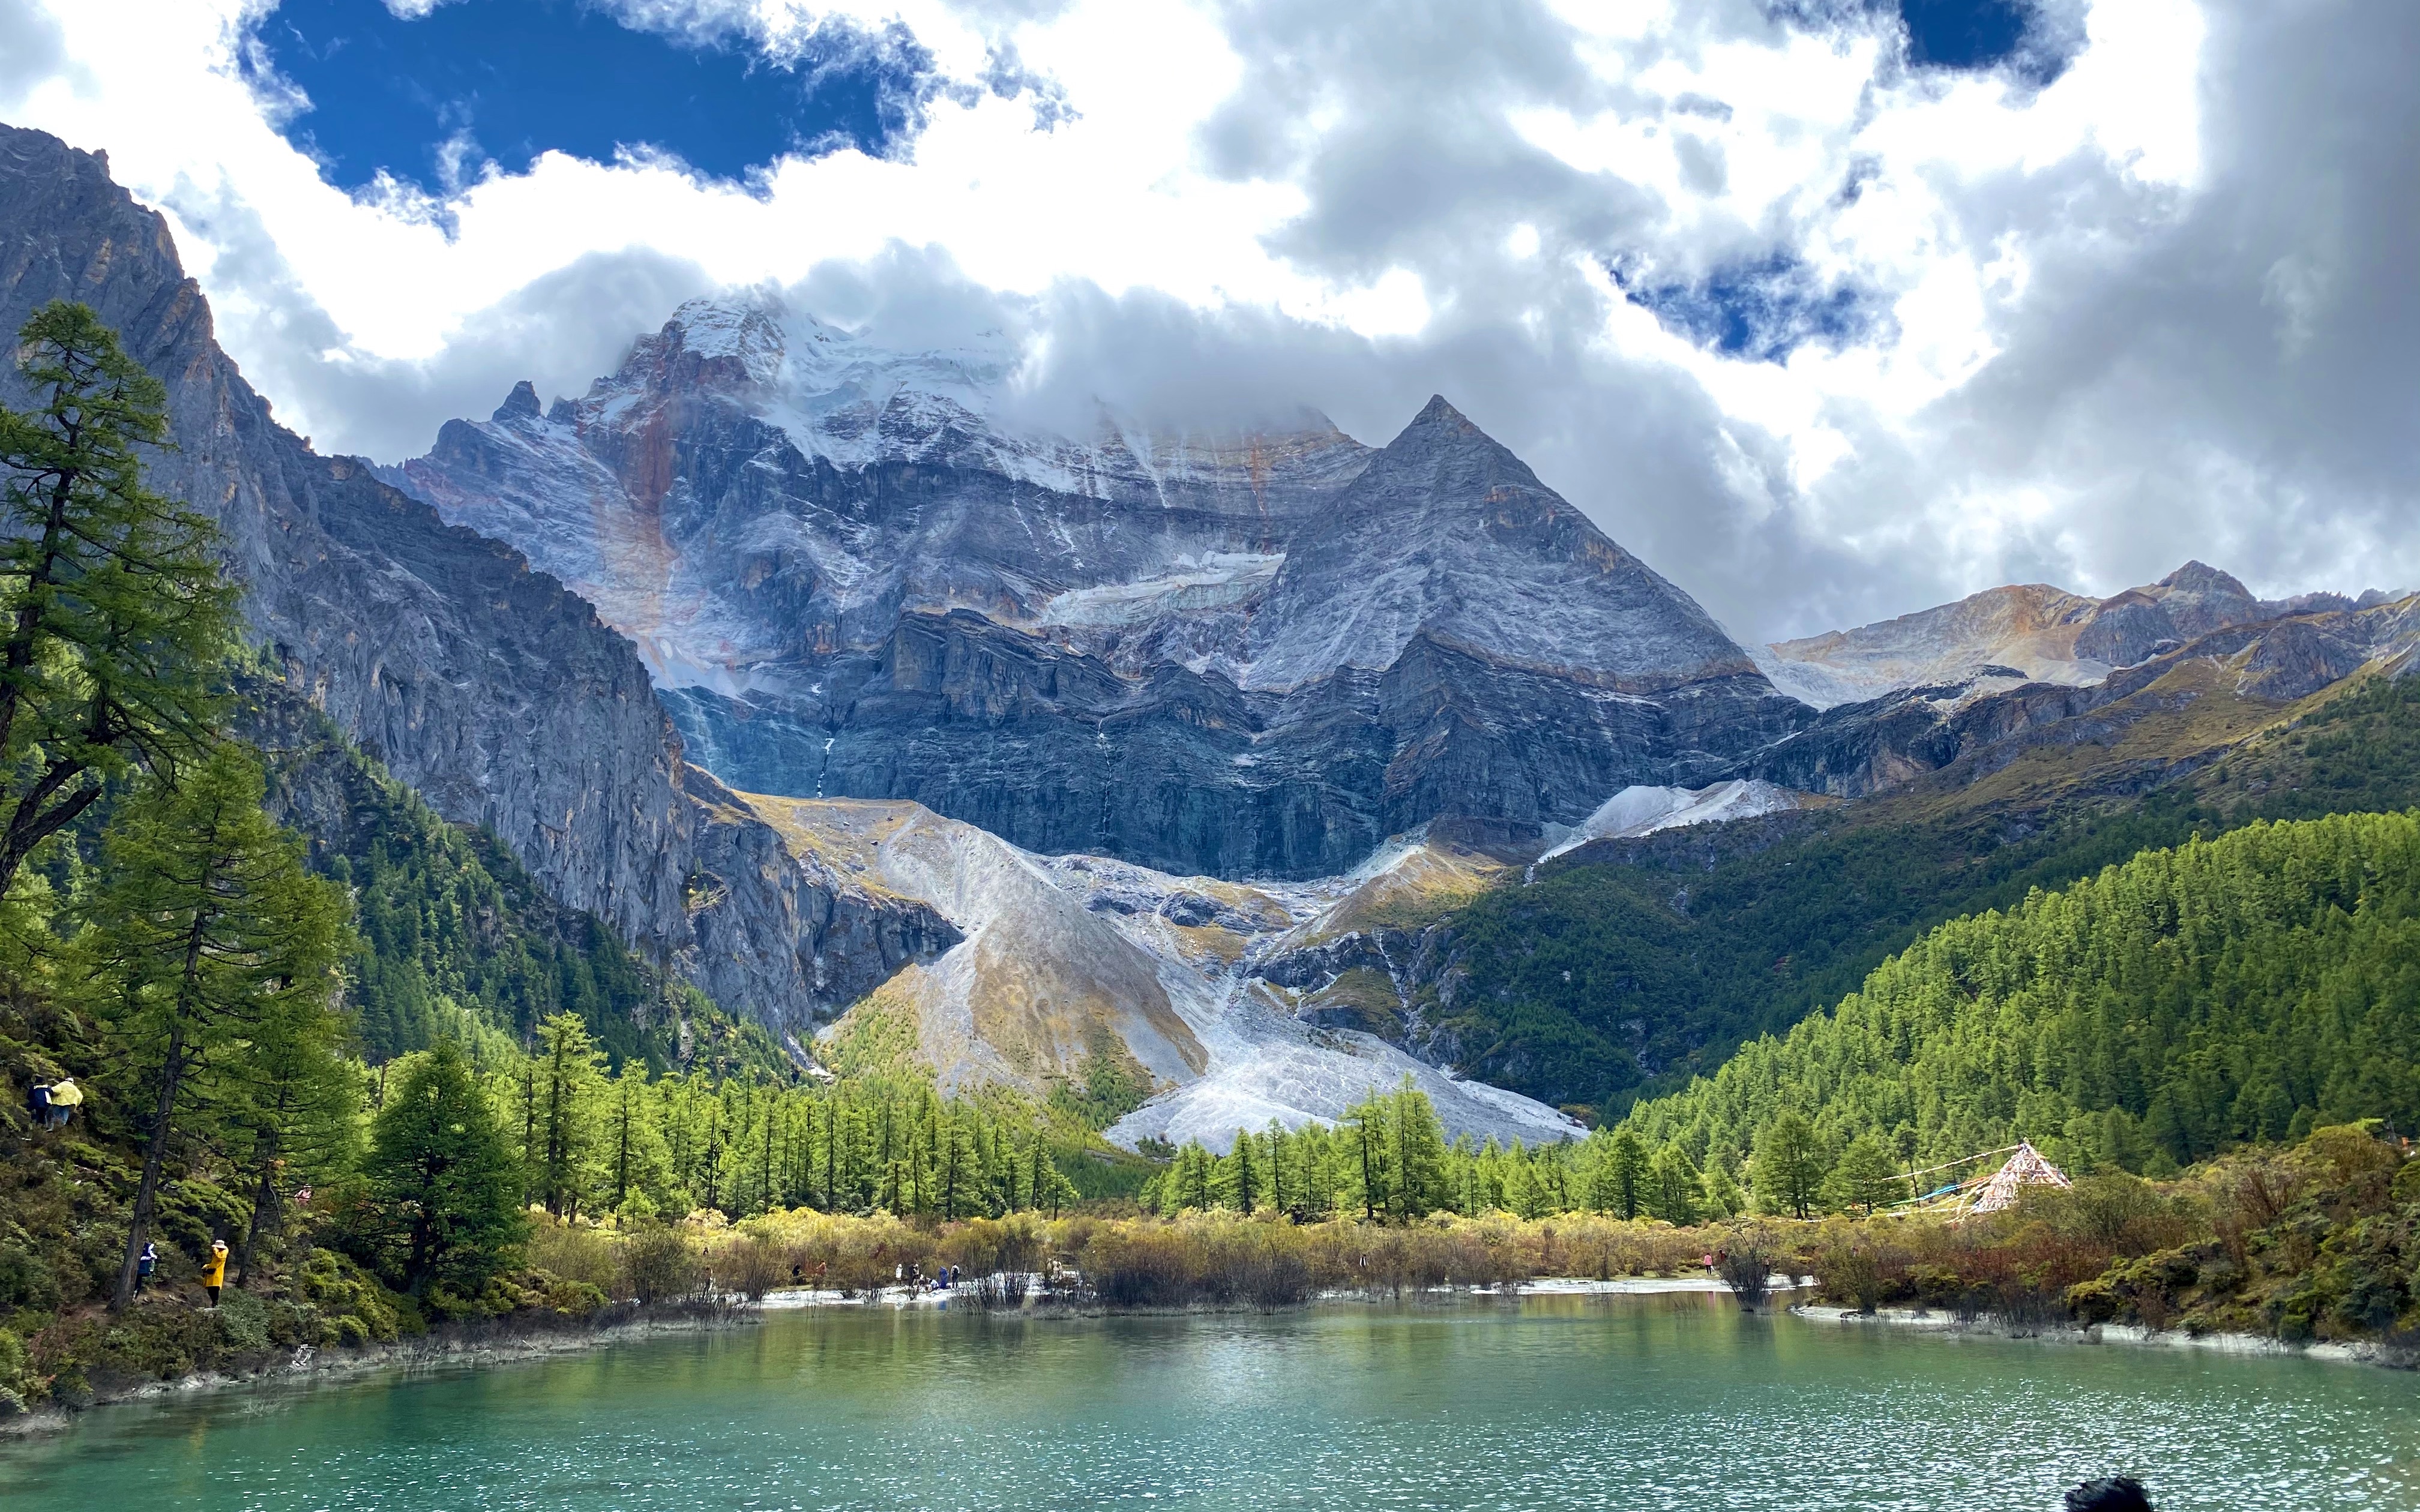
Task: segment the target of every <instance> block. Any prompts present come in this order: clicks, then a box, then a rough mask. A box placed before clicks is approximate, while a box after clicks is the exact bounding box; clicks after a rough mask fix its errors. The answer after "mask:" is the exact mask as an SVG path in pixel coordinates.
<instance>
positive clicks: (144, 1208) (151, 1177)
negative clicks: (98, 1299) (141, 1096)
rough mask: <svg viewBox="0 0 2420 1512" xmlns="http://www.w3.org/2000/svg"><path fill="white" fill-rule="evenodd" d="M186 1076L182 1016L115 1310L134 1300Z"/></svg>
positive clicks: (173, 1035) (163, 1071) (137, 1193)
mask: <svg viewBox="0 0 2420 1512" xmlns="http://www.w3.org/2000/svg"><path fill="white" fill-rule="evenodd" d="M184 1079H185V1024H184V1020H183V1019H182V1018H181V1017H180V1018H178V1021H177V1023H176V1025H175V1026H174V1027H172V1028H171V1029H169V1031H168V1055H167V1058H166V1060H165V1061H164V1062H163V1064H162V1065H161V1067H160V1101H159V1102H158V1103H157V1104H155V1105H154V1106H153V1108H152V1110H151V1142H150V1144H149V1146H148V1147H147V1148H146V1149H144V1151H143V1180H142V1182H141V1184H139V1185H138V1186H136V1187H135V1189H134V1221H133V1223H132V1224H131V1225H130V1226H128V1227H127V1230H126V1258H125V1259H124V1260H123V1261H122V1262H120V1263H119V1265H118V1267H117V1290H116V1292H115V1293H113V1294H112V1295H111V1297H110V1299H109V1310H110V1311H111V1312H123V1311H125V1310H126V1304H128V1303H130V1302H132V1301H133V1300H134V1265H135V1262H136V1261H137V1260H138V1259H140V1258H141V1257H142V1255H143V1242H144V1241H145V1240H147V1239H148V1238H150V1237H151V1219H152V1218H153V1216H154V1215H155V1214H156V1213H157V1212H158V1211H159V1206H160V1167H161V1165H162V1164H163V1162H164V1161H165V1160H166V1159H167V1154H168V1134H169V1131H170V1127H171V1123H172V1121H173V1119H175V1117H176V1112H177V1089H178V1085H179V1084H181V1083H182V1082H183V1081H184Z"/></svg>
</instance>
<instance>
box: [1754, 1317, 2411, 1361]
mask: <svg viewBox="0 0 2420 1512" xmlns="http://www.w3.org/2000/svg"><path fill="white" fill-rule="evenodd" d="M1790 1311H1791V1313H1792V1315H1793V1316H1795V1317H1798V1318H1803V1319H1806V1320H1807V1321H1808V1322H1810V1323H1831V1324H1835V1325H1838V1326H1839V1327H1843V1328H1897V1329H1905V1330H1912V1331H1914V1332H1917V1333H1930V1334H1937V1335H1946V1336H1947V1337H1951V1338H1994V1339H2018V1340H2028V1341H2032V1342H2036V1343H2041V1344H2080V1345H2125V1346H2131V1347H2133V1348H2136V1349H2154V1350H2209V1351H2211V1352H2212V1353H2217V1354H2234V1355H2253V1356H2258V1357H2262V1358H2269V1359H2279V1360H2287V1359H2302V1360H2321V1361H2326V1362H2328V1363H2330V1364H2335V1365H2376V1366H2378V1367H2379V1368H2381V1369H2386V1370H2411V1369H2414V1368H2420V1353H2414V1352H2413V1351H2412V1350H2396V1349H2392V1348H2389V1347H2388V1346H2386V1345H2383V1344H2381V1343H2378V1342H2376V1341H2375V1340H2370V1339H2356V1340H2353V1341H2351V1342H2349V1343H2345V1342H2334V1341H2320V1342H2316V1343H2311V1344H2289V1343H2288V1342H2287V1341H2285V1340H2284V1339H2278V1338H2271V1337H2269V1336H2267V1335H2260V1334H2193V1333H2188V1332H2186V1331H2184V1330H2182V1329H2155V1328H2145V1327H2143V1326H2141V1325H2140V1324H2136V1323H2089V1324H2083V1323H2041V1324H2036V1323H2012V1322H2010V1321H2009V1320H2008V1319H2004V1318H1999V1317H1996V1316H1993V1315H1992V1314H1984V1315H1983V1316H1981V1317H1978V1318H1975V1319H1971V1320H1970V1319H1960V1318H1958V1317H1957V1316H1956V1315H1954V1314H1951V1313H1946V1312H1936V1311H1933V1310H1931V1309H1929V1308H1923V1307H1884V1308H1880V1309H1878V1310H1877V1311H1875V1312H1872V1313H1860V1312H1858V1311H1857V1310H1856V1309H1855V1308H1853V1307H1824V1306H1818V1305H1815V1304H1798V1305H1796V1306H1793V1307H1792V1308H1791V1309H1790Z"/></svg>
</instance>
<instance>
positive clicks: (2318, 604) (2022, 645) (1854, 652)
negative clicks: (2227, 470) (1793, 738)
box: [1750, 562, 2403, 709]
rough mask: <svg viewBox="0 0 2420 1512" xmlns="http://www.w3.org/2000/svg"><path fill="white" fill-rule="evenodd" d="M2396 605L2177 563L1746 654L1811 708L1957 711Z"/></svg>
mask: <svg viewBox="0 0 2420 1512" xmlns="http://www.w3.org/2000/svg"><path fill="white" fill-rule="evenodd" d="M2401 596H2403V595H2402V594H2391V593H2384V592H2381V591H2380V590H2377V589H2372V590H2370V591H2369V592H2367V593H2366V594H2362V595H2361V597H2359V598H2358V599H2352V598H2347V597H2345V596H2343V595H2342V594H2302V595H2300V596H2298V597H2295V598H2288V599H2259V598H2255V597H2253V596H2252V594H2251V592H2250V590H2248V589H2246V588H2245V587H2244V586H2243V584H2242V583H2241V582H2239V581H2237V580H2236V579H2234V578H2232V577H2229V576H2228V575H2227V574H2226V573H2223V572H2220V571H2218V570H2217V569H2215V568H2213V567H2209V566H2206V565H2204V564H2203V563H2198V562H2188V563H2185V564H2184V565H2183V566H2181V567H2180V568H2178V569H2177V570H2176V571H2174V572H2172V573H2170V574H2168V575H2167V576H2166V577H2164V578H2163V579H2160V580H2159V581H2158V582H2156V583H2150V584H2148V585H2146V586H2144V587H2141V588H2130V589H2128V590H2126V592H2124V593H2122V594H2117V595H2116V596H2115V597H2111V598H2086V597H2084V596H2082V595H2080V594H2071V593H2069V592H2067V591H2066V590H2065V589H2062V588H2053V587H2051V586H2049V585H2048V584H2045V583H2024V584H2018V585H2015V586H2011V587H2007V588H1993V589H1990V590H1987V591H1986V592H1983V593H1979V594H1973V595H1972V596H1970V597H1966V598H1962V599H1960V600H1959V601H1958V602H1956V603H1954V604H1944V605H1941V606H1939V607H1938V608H1935V609H1920V610H1918V611H1917V612H1916V613H1914V614H1902V615H1900V617H1899V618H1898V619H1895V620H1884V621H1882V622H1880V623H1879V624H1875V625H1861V626H1859V627H1858V628H1856V629H1854V630H1834V631H1831V632H1828V633H1826V634H1823V635H1818V636H1808V637H1807V638H1806V639H1805V640H1782V641H1776V642H1775V643H1773V644H1771V645H1768V646H1763V647H1760V648H1755V649H1754V650H1752V651H1751V652H1750V655H1751V656H1754V658H1755V660H1756V664H1757V667H1758V669H1759V670H1760V671H1762V672H1763V673H1764V675H1765V676H1766V677H1767V678H1768V679H1770V680H1771V681H1772V683H1773V686H1774V687H1776V688H1778V689H1779V690H1781V691H1782V692H1784V693H1787V694H1789V695H1791V696H1792V697H1793V698H1796V699H1798V700H1800V701H1801V702H1806V703H1810V704H1812V705H1814V706H1815V707H1816V708H1819V709H1828V708H1831V707H1833V706H1835V705H1837V704H1841V703H1861V702H1866V701H1867V700H1869V699H1876V698H1881V697H1883V696H1884V695H1885V694H1887V693H1894V692H1898V691H1900V690H1902V689H1907V688H1917V687H1955V688H1958V689H1959V690H1960V691H1959V693H1958V694H1957V697H1958V698H1959V699H1960V700H1962V701H1969V700H1972V699H1974V698H1978V697H1981V696H1984V695H1987V694H1990V693H1996V692H2002V691H2005V690H2007V689H2009V688H2011V687H2017V686H2019V685H2021V684H2024V683H2056V684H2063V685H2066V686H2069V687H2088V686H2090V685H2093V684H2097V683H2100V682H2102V681H2103V680H2104V679H2106V678H2107V677H2108V675H2109V673H2110V672H2111V671H2114V670H2115V669H2117V668H2118V667H2131V666H2133V665H2134V664H2135V663H2137V662H2141V661H2144V660H2147V659H2149V657H2151V656H2158V655H2159V654H2161V653H2162V652H2164V651H2167V650H2172V649H2174V648H2176V647H2177V646H2180V645H2181V644H2183V643H2184V642H2185V641H2187V640H2193V639H2194V638H2195V637H2197V636H2202V635H2207V634H2209V633H2210V632H2211V631H2212V630H2217V629H2223V628H2225V627H2226V626H2228V625H2246V624H2251V623H2254V622H2256V621H2260V620H2271V619H2277V618H2280V617H2282V616H2286V615H2291V614H2302V613H2313V612H2329V611H2340V610H2345V609H2368V608H2371V607H2373V606H2374V605H2378V604H2382V603H2388V602H2391V601H2393V600H2395V599H2397V598H2399V597H2401Z"/></svg>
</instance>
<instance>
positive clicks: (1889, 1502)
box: [0, 1296, 2420, 1512]
mask: <svg viewBox="0 0 2420 1512" xmlns="http://www.w3.org/2000/svg"><path fill="white" fill-rule="evenodd" d="M2415 1408H2420V1381H2415V1379H2414V1378H2413V1377H2412V1376H2410V1375H2406V1374H2400V1373H2396V1372H2390V1371H2385V1370H2380V1369H2375V1368H2369V1367H2363V1366H2353V1365H2330V1364H2320V1363H2315V1362H2306V1361H2299V1360H2278V1359H2242V1358H2234V1357H2228V1356H2224V1355H2217V1354H2211V1353H2206V1352H2200V1351H2170V1350H2146V1349H2140V1348H2128V1347H2123V1346H2108V1347H2091V1346H2077V1345H2057V1344H2042V1343H2027V1342H2023V1341H2014V1342H2011V1341H2004V1340H1984V1339H1945V1338H1939V1337H1927V1336H1921V1335H1910V1334H1907V1333H1903V1332H1899V1331H1894V1330H1889V1329H1882V1328H1864V1329H1859V1328H1846V1329H1844V1328H1842V1327H1840V1326H1838V1325H1837V1324H1824V1323H1815V1322H1808V1321H1805V1320H1801V1319H1794V1318H1791V1317H1788V1316H1781V1317H1761V1318H1744V1317H1742V1316H1741V1315H1740V1314H1739V1313H1738V1311H1737V1309H1735V1308H1734V1307H1732V1306H1731V1305H1730V1304H1729V1303H1728V1302H1726V1301H1722V1300H1719V1299H1715V1298H1709V1297H1699V1296H1665V1297H1615V1298H1568V1297H1566V1298H1532V1299H1529V1300H1527V1301H1525V1302H1522V1303H1520V1304H1494V1303H1477V1304H1461V1305H1452V1306H1442V1307H1415V1306H1408V1305H1407V1306H1387V1305H1357V1304H1330V1305H1325V1306H1321V1307H1318V1308H1314V1309H1311V1310H1309V1311H1304V1312H1295V1313H1288V1314H1280V1315H1278V1316H1275V1317H1261V1316H1258V1315H1240V1316H1231V1315H1219V1316H1189V1317H1172V1318H1123V1319H1097V1318H1095V1319H1064V1318H1060V1319H998V1318H987V1317H984V1316H982V1315H979V1314H970V1313H966V1312H958V1311H932V1310H912V1311H892V1310H890V1309H873V1310H865V1309H832V1310H824V1311H814V1312H794V1313H783V1314H775V1315H772V1316H771V1317H770V1318H769V1319H768V1320H767V1321H766V1322H765V1323H764V1324H763V1325H762V1326H761V1327H750V1328H742V1329H734V1330H726V1331H721V1332H717V1333H710V1334H701V1335H675V1336H667V1337H661V1338H657V1339H653V1340H646V1341H635V1342H631V1343H628V1344H622V1345H617V1346H614V1347H613V1348H611V1349H607V1350H598V1351H595V1352H591V1353H586V1354H581V1355H574V1356H566V1357H563V1358H558V1359H554V1360H550V1361H543V1362H533V1363H525V1364H517V1365H503V1366H498V1367H494V1368H489V1369H458V1370H445V1371H436V1372H425V1373H420V1374H416V1375H411V1376H389V1377H384V1378H380V1379H375V1380H368V1381H354V1382H349V1383H342V1384H330V1385H322V1386H316V1387H298V1388H282V1389H277V1390H272V1391H269V1392H255V1393H232V1394H226V1395H222V1396H212V1397H209V1398H208V1399H203V1400H196V1401H189V1402H182V1403H178V1404H176V1405H171V1406H148V1407H146V1406H138V1407H123V1408H114V1409H107V1410H103V1411H101V1412H93V1413H90V1414H87V1415H86V1416H85V1417H84V1418H83V1419H81V1420H80V1421H79V1422H78V1423H77V1424H76V1426H75V1427H72V1428H71V1429H70V1430H69V1431H67V1432H65V1433H63V1434H59V1435H56V1436H54V1437H51V1438H47V1439H42V1440H37V1441H31V1442H17V1443H8V1444H6V1445H5V1446H0V1505H5V1506H8V1507H12V1508H13V1507H18V1506H24V1507H34V1506H42V1507H48V1508H54V1509H65V1508H78V1509H92V1508H98V1509H101V1512H217V1509H222V1508H228V1509H232V1508H261V1509H277V1512H284V1509H288V1508H294V1509H304V1508H394V1509H398V1512H400V1509H448V1512H453V1509H471V1508H557V1507H561V1508H581V1509H584V1512H609V1509H623V1508H628V1509H657V1508H665V1509H670V1508H680V1509H684V1512H697V1509H722V1508H751V1509H753V1508H767V1509H773V1508H885V1509H888V1508H925V1509H934V1512H940V1509H959V1508H964V1509H969V1512H975V1509H991V1508H1000V1509H1023V1508H1037V1509H1039V1508H1091V1507H1107V1506H1121V1507H1144V1506H1151V1505H1162V1504H1173V1505H1178V1506H1184V1507H1197V1508H1262V1507H1356V1508H1358V1507H1372V1508H1387V1507H1404V1508H1491V1509H1492V1508H1505V1509H1525V1508H1547V1507H1607V1508H1622V1509H1632V1508H1667V1507H1669V1508H1691V1509H1702V1508H1788V1509H1792V1512H1801V1509H1809V1508H1834V1507H1839V1508H1944V1509H1957V1512H1998V1509H2002V1508H2007V1509H2017V1508H2026V1509H2053V1508H2056V1507H2057V1506H2058V1504H2059V1493H2060V1491H2061V1490H2062V1489H2064V1488H2065V1487H2067V1486H2070V1485H2072V1484H2074V1483H2075V1482H2076V1481H2078V1480H2080V1479H2083V1478H2085V1477H2086V1476H2087V1475H2093V1474H2103V1473H2110V1472H2113V1471H2124V1472H2127V1473H2133V1474H2135V1475H2137V1476H2140V1477H2141V1478H2142V1479H2143V1480H2145V1481H2146V1482H2147V1483H2148V1484H2149V1486H2150V1488H2151V1489H2152V1492H2153V1495H2154V1499H2155V1501H2156V1502H2157V1504H2158V1505H2159V1506H2160V1507H2161V1508H2163V1509H2164V1512H2165V1509H2183V1508H2228V1509H2253V1508H2291V1509H2297V1512H2324V1509H2333V1508H2352V1507H2364V1508H2368V1507H2387V1508H2420V1412H2415V1411H2414V1409H2415Z"/></svg>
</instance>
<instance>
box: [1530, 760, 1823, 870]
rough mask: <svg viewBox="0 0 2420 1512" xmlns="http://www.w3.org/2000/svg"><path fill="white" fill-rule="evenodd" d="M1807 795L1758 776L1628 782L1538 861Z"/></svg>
mask: <svg viewBox="0 0 2420 1512" xmlns="http://www.w3.org/2000/svg"><path fill="white" fill-rule="evenodd" d="M1807 800H1808V795H1807V794H1804V793H1799V792H1796V791H1794V790H1793V789H1791V788H1785V787H1776V786H1775V785H1774V784H1773V783H1771V782H1767V781H1765V780H1763V779H1761V778H1743V779H1735V780H1732V781H1730V782H1717V783H1715V784H1714V785H1713V786H1712V787H1703V788H1694V789H1692V788H1657V787H1628V788H1624V789H1622V790H1621V792H1620V793H1617V794H1615V795H1613V796H1612V797H1610V798H1607V799H1606V800H1605V806H1604V807H1603V808H1601V809H1599V810H1597V811H1596V812H1594V813H1592V814H1590V815H1589V816H1588V818H1587V819H1586V820H1584V821H1582V823H1581V824H1580V826H1579V827H1578V828H1577V829H1575V830H1573V831H1572V832H1571V833H1569V834H1567V835H1565V836H1563V837H1562V838H1561V839H1559V840H1558V841H1555V843H1554V844H1552V845H1551V846H1549V847H1547V849H1546V851H1545V853H1544V855H1542V856H1539V857H1538V860H1539V861H1551V860H1553V859H1554V858H1555V857H1556V856H1560V855H1562V854H1563V853H1564V852H1566V851H1575V850H1577V849H1579V848H1580V847H1581V846H1583V845H1585V844H1587V843H1588V842H1589V841H1592V840H1619V839H1623V838H1626V837H1629V836H1633V835H1652V834H1654V833H1655V832H1656V831H1657V830H1659V829H1678V828H1680V827H1682V826H1683V825H1719V824H1726V823H1729V822H1730V821H1731V820H1733V819H1757V818H1761V817H1762V816H1763V815H1765V814H1770V813H1783V812H1786V811H1788V810H1792V809H1799V808H1804V807H1806V805H1807Z"/></svg>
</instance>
